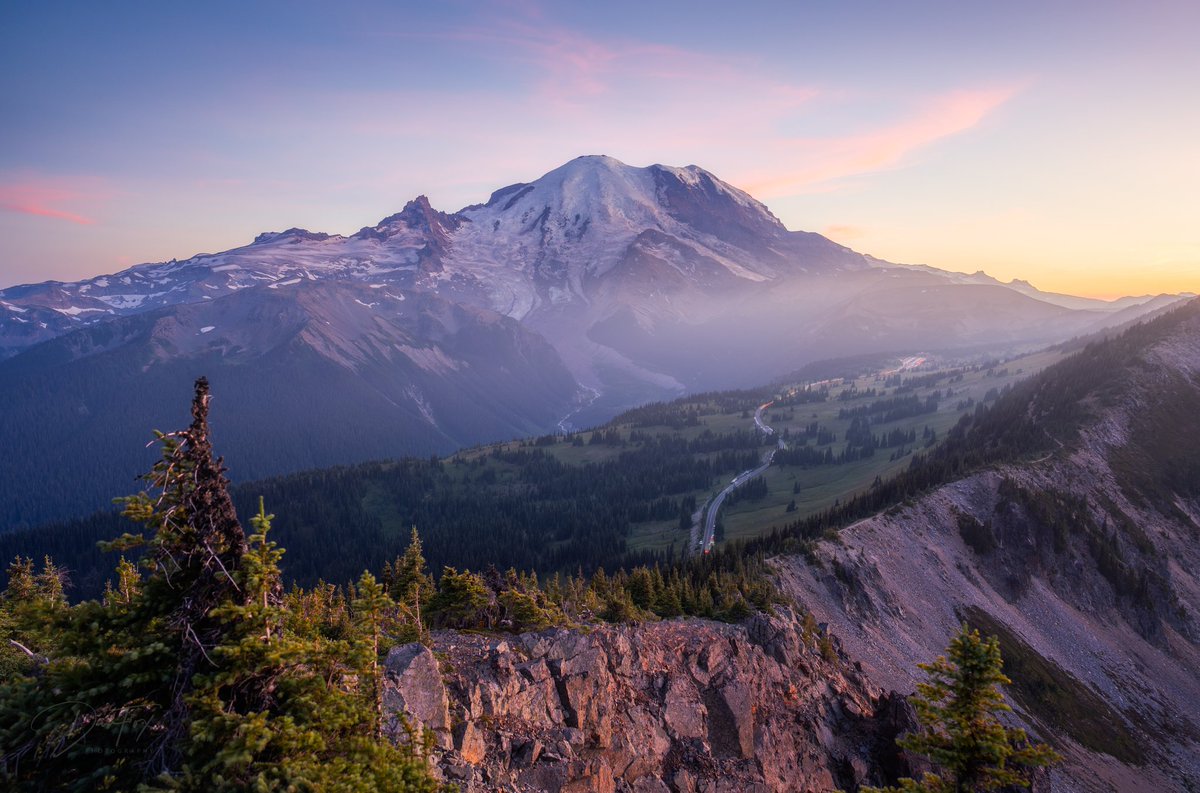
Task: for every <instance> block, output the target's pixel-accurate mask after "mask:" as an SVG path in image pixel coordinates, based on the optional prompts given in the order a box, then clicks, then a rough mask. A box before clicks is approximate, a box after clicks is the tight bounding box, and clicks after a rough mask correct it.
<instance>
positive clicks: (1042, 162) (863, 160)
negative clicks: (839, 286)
mask: <svg viewBox="0 0 1200 793" xmlns="http://www.w3.org/2000/svg"><path fill="white" fill-rule="evenodd" d="M1197 9H1198V6H1196V4H1194V3H1188V2H1147V3H1139V4H1136V6H1135V4H1131V3H1111V2H1091V3H1081V2H1076V3H1065V2H1039V3H1033V2H1012V3H1006V4H985V3H962V2H957V3H949V2H946V3H941V2H913V3H895V2H878V3H868V2H836V3H835V2H831V1H830V2H791V3H741V4H730V3H727V2H726V3H666V2H659V3H645V2H640V3H624V2H616V3H612V2H610V3H605V4H595V3H586V4H585V3H578V4H572V3H555V4H550V3H544V4H542V3H535V2H496V3H459V2H446V3H345V4H340V5H339V6H336V7H335V6H333V5H330V4H324V3H310V2H286V3H283V2H256V3H232V2H211V3H205V4H171V3H148V2H146V3H135V2H113V3H33V2H23V1H20V0H16V1H13V2H8V3H6V4H4V6H3V8H2V9H0V64H2V65H3V68H2V69H0V109H2V112H3V118H4V123H3V124H2V125H0V286H3V285H8V284H13V283H19V282H28V281H40V280H45V279H50V278H56V279H63V280H65V279H75V278H79V277H83V276H87V275H93V274H98V273H101V272H111V271H113V270H116V269H120V268H122V267H124V266H128V265H130V264H134V263H138V262H143V261H154V260H163V259H169V258H172V257H179V258H183V257H186V256H189V255H191V254H193V253H196V252H199V251H204V250H208V251H212V250H219V249H224V248H229V247H233V246H236V245H239V244H243V243H245V242H247V241H249V240H250V239H252V238H253V236H254V235H255V234H257V233H258V232H260V231H264V230H272V229H274V230H278V229H282V228H286V227H290V226H303V227H307V228H311V229H315V230H322V231H329V232H338V233H349V232H353V231H355V230H357V229H358V228H360V227H361V226H363V225H367V224H371V223H374V222H375V221H377V220H378V219H379V218H381V217H383V216H385V215H388V214H390V213H392V212H395V211H397V210H398V209H399V208H400V207H401V206H403V204H404V203H405V202H406V201H407V200H408V199H410V198H412V197H414V196H415V195H417V194H420V193H424V194H427V195H428V196H429V197H430V199H431V200H432V202H433V203H434V205H435V206H437V207H439V208H442V209H445V210H449V211H452V210H455V209H458V208H460V207H462V206H464V205H466V204H470V203H474V202H478V201H482V200H485V199H486V198H487V195H488V193H489V192H490V191H491V190H493V189H496V188H498V187H501V186H503V185H506V184H509V183H512V182H515V181H523V180H529V179H533V178H536V177H537V176H539V175H541V174H542V173H544V172H546V171H548V170H550V169H552V168H554V167H555V166H557V165H559V164H561V163H562V162H564V161H566V160H568V159H570V158H572V157H574V156H577V155H580V154H591V153H604V154H610V155H612V156H614V157H617V158H618V159H621V160H623V161H625V162H627V163H630V164H632V165H647V164H650V163H653V162H662V163H666V164H671V165H686V164H690V163H695V164H698V165H702V166H704V167H705V168H708V169H709V170H711V171H713V172H714V173H716V174H717V175H718V176H720V177H721V178H723V179H725V180H727V181H730V182H732V183H734V184H736V185H738V186H739V187H742V188H744V189H746V190H748V191H750V192H751V193H753V194H754V195H756V196H757V197H759V198H760V199H762V200H763V201H765V202H766V203H767V204H768V205H769V206H770V207H771V209H772V210H773V211H774V212H775V214H776V215H778V216H779V217H780V218H781V220H783V221H784V223H785V224H786V225H787V226H788V227H789V228H793V229H804V230H809V231H818V232H821V233H825V234H827V235H829V236H831V237H833V238H834V239H837V240H838V241H840V242H843V243H845V244H848V245H850V246H852V247H854V248H856V249H858V250H862V251H864V252H867V253H871V254H873V255H875V256H879V257H881V258H886V259H890V260H893V261H905V262H924V263H929V264H933V265H936V266H939V267H944V268H947V269H954V270H963V271H974V270H976V269H985V270H987V271H988V272H990V273H992V274H993V275H996V276H997V277H1002V278H1006V279H1007V278H1013V277H1020V278H1025V279H1028V280H1030V281H1032V282H1033V283H1035V284H1036V285H1038V286H1041V287H1043V288H1050V289H1056V290H1061V291H1070V292H1075V293H1083V294H1095V295H1101V296H1115V295H1118V294H1130V293H1144V292H1158V291H1180V290H1187V289H1190V290H1193V291H1194V290H1196V288H1197V285H1198V284H1200V223H1197V222H1196V220H1195V219H1196V217H1197V216H1200V198H1197V195H1198V191H1197V189H1196V187H1195V186H1196V185H1197V184H1200V143H1198V141H1200V102H1197V101H1196V97H1197V95H1198V94H1200V48H1197V47H1196V46H1195V43H1194V33H1195V31H1196V30H1198V29H1200V11H1198V10H1197Z"/></svg>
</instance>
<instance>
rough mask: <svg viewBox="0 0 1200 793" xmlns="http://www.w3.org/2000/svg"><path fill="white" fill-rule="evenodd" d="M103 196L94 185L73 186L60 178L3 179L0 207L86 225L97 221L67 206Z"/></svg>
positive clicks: (8, 210) (0, 190)
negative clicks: (6, 180) (65, 206)
mask: <svg viewBox="0 0 1200 793" xmlns="http://www.w3.org/2000/svg"><path fill="white" fill-rule="evenodd" d="M99 197H100V195H99V193H98V191H97V189H96V186H95V185H92V184H86V185H73V184H70V183H68V182H66V181H64V180H59V179H36V178H31V179H21V180H18V181H11V182H0V210H4V211H7V212H16V213H20V214H24V215H34V216H37V217H45V218H54V219H56V220H65V221H68V222H70V223H78V224H80V225H83V226H90V225H93V224H94V223H95V222H96V220H95V219H94V218H92V217H89V216H87V215H83V214H80V213H79V212H75V211H72V210H71V209H70V208H64V205H67V207H70V206H72V205H76V204H79V203H81V202H92V201H94V200H95V199H97V198H99Z"/></svg>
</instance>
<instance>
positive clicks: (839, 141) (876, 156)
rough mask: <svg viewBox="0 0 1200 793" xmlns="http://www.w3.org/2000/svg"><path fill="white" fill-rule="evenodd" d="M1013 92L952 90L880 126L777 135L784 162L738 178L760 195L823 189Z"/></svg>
mask: <svg viewBox="0 0 1200 793" xmlns="http://www.w3.org/2000/svg"><path fill="white" fill-rule="evenodd" d="M1016 93H1017V89H1016V88H994V89H982V90H962V91H954V92H951V93H948V94H945V95H942V96H938V97H935V98H934V99H932V100H930V101H927V102H926V103H924V106H923V107H921V108H919V109H918V110H917V111H916V112H915V113H914V114H913V115H911V116H909V117H908V118H906V119H902V120H900V121H897V122H895V123H893V124H889V125H886V126H884V127H881V128H878V129H873V130H868V131H865V132H858V133H852V134H848V135H845V136H840V137H829V138H810V139H795V140H780V141H778V142H777V144H776V147H777V152H778V154H779V155H780V156H779V158H778V159H777V160H776V162H777V163H781V164H782V167H779V168H778V170H776V169H774V168H773V169H772V170H771V171H765V170H758V171H757V172H754V173H749V174H746V175H744V176H743V177H742V180H741V186H742V187H743V188H745V189H746V190H748V191H749V192H751V193H753V194H754V195H757V196H760V197H766V198H769V197H773V196H781V195H795V194H797V193H802V192H811V191H814V190H820V189H827V188H828V185H829V184H830V183H831V182H834V181H836V180H839V179H844V178H846V177H851V176H860V175H863V174H867V173H872V172H876V171H882V170H887V169H890V168H894V167H897V166H899V165H902V164H903V163H904V162H906V161H907V159H908V157H909V155H911V154H912V153H913V152H916V151H918V150H920V149H922V148H925V147H927V146H929V145H930V144H933V143H935V142H937V141H939V140H942V139H944V138H948V137H950V136H952V135H957V134H959V133H962V132H965V131H967V130H969V129H971V128H972V127H975V126H976V125H978V124H979V123H980V122H982V121H983V120H984V119H985V118H986V117H987V116H988V115H990V114H991V113H992V112H993V111H994V110H996V109H997V108H998V107H1000V106H1001V105H1003V104H1004V103H1005V102H1007V101H1008V100H1009V99H1011V98H1012V97H1013V96H1014V95H1015V94H1016Z"/></svg>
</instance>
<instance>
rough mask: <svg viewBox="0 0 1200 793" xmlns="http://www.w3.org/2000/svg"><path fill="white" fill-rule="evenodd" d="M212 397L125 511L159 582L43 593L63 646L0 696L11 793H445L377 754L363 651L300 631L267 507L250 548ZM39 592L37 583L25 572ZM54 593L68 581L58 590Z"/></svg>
mask: <svg viewBox="0 0 1200 793" xmlns="http://www.w3.org/2000/svg"><path fill="white" fill-rule="evenodd" d="M207 413H208V387H207V383H206V382H205V381H203V379H202V380H200V381H197V384H196V398H195V401H194V402H193V406H192V415H193V421H192V425H191V427H190V428H189V429H187V430H184V431H182V432H179V433H173V434H171V435H163V434H160V435H159V437H160V439H161V440H162V443H163V456H162V459H161V460H160V461H159V463H158V464H157V465H156V466H155V468H154V470H153V471H152V472H151V474H150V475H148V477H147V479H148V481H149V482H150V484H151V485H152V488H153V490H154V491H155V493H156V495H155V496H153V497H151V496H149V495H147V494H146V493H142V494H140V495H138V496H136V497H133V498H130V499H127V500H126V509H125V514H126V515H127V516H128V517H130V518H132V519H134V520H136V521H138V522H140V523H141V524H143V525H144V526H145V527H146V528H148V529H151V530H153V536H151V537H149V538H143V537H138V536H134V535H126V536H125V537H123V538H122V539H121V540H119V541H118V542H117V543H114V545H115V546H116V547H120V548H133V547H137V546H142V547H144V548H145V553H144V555H143V560H142V565H143V567H144V568H145V569H146V571H147V575H146V577H145V579H144V580H142V579H140V578H139V577H138V576H137V575H136V571H135V570H132V569H131V565H130V564H129V563H128V562H127V561H124V560H123V562H122V565H121V566H120V567H119V568H118V585H117V587H116V588H115V589H114V588H110V590H109V597H107V598H105V602H103V603H101V602H97V601H85V602H84V603H81V604H79V605H78V606H75V607H74V608H67V607H66V606H65V605H63V604H62V603H61V583H62V576H61V575H60V574H59V571H58V570H57V568H55V567H54V566H53V565H52V564H51V563H47V565H46V567H45V569H44V570H43V574H42V575H41V576H38V577H37V579H35V582H34V590H35V593H36V592H42V593H44V595H45V597H43V598H42V601H43V602H44V603H45V604H46V607H45V608H43V609H42V614H43V615H44V616H45V622H46V624H47V625H48V626H49V627H48V628H47V630H49V631H52V632H53V633H54V634H55V635H57V636H59V637H60V639H59V641H58V642H57V644H56V646H55V647H54V648H53V651H52V652H51V654H50V658H49V659H48V661H47V662H46V663H45V664H43V665H42V667H41V668H40V669H39V670H37V671H38V674H36V675H30V676H24V677H18V678H15V679H10V680H8V681H7V682H6V683H5V684H4V685H3V686H0V756H2V758H3V766H0V782H3V783H4V785H5V787H6V789H12V790H68V791H93V790H120V791H126V790H154V789H170V790H185V791H241V790H248V789H253V790H262V791H272V790H279V791H284V790H289V791H291V790H295V791H318V790H320V791H325V790H328V791H347V792H349V791H367V790H371V791H375V790H383V791H434V790H436V789H437V786H436V784H435V783H434V782H433V781H432V780H431V778H430V776H429V773H428V770H427V768H426V767H425V763H424V761H423V759H422V758H420V757H418V756H415V755H414V754H413V751H412V750H411V749H402V748H397V747H394V746H392V745H391V744H388V743H386V742H382V741H379V740H377V738H376V734H377V730H376V729H375V725H376V724H377V718H376V716H375V708H374V703H373V702H371V701H369V700H368V699H367V698H366V697H364V696H362V695H361V694H360V693H359V692H358V691H354V690H348V689H346V688H345V687H344V681H346V680H349V679H354V678H356V677H357V678H358V679H362V677H363V676H364V675H365V674H366V673H368V671H369V670H368V668H367V665H366V664H365V663H361V662H360V655H356V654H355V652H354V646H355V645H354V643H353V642H347V641H335V640H328V639H325V638H324V637H321V636H319V635H318V636H316V637H313V636H308V635H304V634H300V633H296V632H291V631H288V630H287V629H286V626H287V624H288V622H289V620H288V619H287V614H286V612H285V611H284V610H283V608H282V605H281V601H282V598H281V592H280V583H279V582H280V572H279V567H278V561H279V558H280V556H281V555H282V553H283V552H282V550H280V549H278V548H277V547H276V545H275V543H273V542H270V541H269V540H267V532H268V530H269V528H270V520H271V516H269V515H267V514H266V513H265V511H264V510H263V509H262V506H261V503H260V509H259V514H258V515H257V516H256V518H255V519H254V520H253V521H252V525H253V526H254V528H255V530H256V532H255V534H254V535H253V536H252V537H251V538H250V541H249V542H247V540H246V538H245V535H244V533H243V531H242V528H241V525H240V523H238V520H237V517H236V515H235V514H234V511H233V507H232V504H231V502H230V500H229V496H228V493H227V490H226V481H225V479H224V477H223V476H222V469H221V465H220V461H219V460H217V459H214V458H213V457H212V451H211V446H210V443H209V439H208V426H207ZM17 567H18V568H19V569H18V571H17V572H18V575H17V576H16V579H17V587H18V589H20V590H22V591H23V590H24V589H25V588H26V584H27V578H28V576H26V575H25V573H27V572H29V573H31V566H30V565H28V564H24V563H20V564H18V565H17ZM55 581H57V582H58V584H57V585H56V583H55Z"/></svg>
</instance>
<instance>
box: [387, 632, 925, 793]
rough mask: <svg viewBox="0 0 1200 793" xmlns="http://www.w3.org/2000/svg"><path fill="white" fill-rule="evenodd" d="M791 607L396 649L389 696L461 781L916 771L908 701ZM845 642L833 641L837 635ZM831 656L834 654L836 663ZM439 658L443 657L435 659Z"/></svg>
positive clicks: (591, 782)
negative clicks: (745, 616)
mask: <svg viewBox="0 0 1200 793" xmlns="http://www.w3.org/2000/svg"><path fill="white" fill-rule="evenodd" d="M818 638H819V637H817V636H816V635H814V634H813V633H811V632H807V633H806V631H805V630H804V628H803V627H802V626H801V625H800V624H799V623H798V622H797V620H796V619H795V618H794V616H793V615H792V614H791V613H790V612H786V611H785V612H783V613H782V614H779V615H775V616H769V617H768V616H765V615H756V616H755V617H753V618H751V619H750V620H748V621H747V622H746V623H745V624H743V625H739V626H733V625H724V624H720V623H713V622H707V621H703V620H673V621H669V622H660V623H654V624H642V625H634V626H603V627H596V628H594V629H578V630H565V629H552V630H549V631H544V632H541V633H532V634H523V635H520V636H510V637H504V638H497V637H486V636H481V635H474V634H460V633H453V632H444V633H439V634H435V636H434V643H433V648H432V651H431V650H429V649H427V648H425V647H422V646H421V645H405V646H402V647H398V648H395V649H393V650H392V652H391V654H390V655H389V656H388V660H387V672H388V686H387V698H386V700H385V702H386V704H387V707H389V708H390V709H391V710H392V712H394V713H398V712H399V711H404V712H406V713H407V714H408V718H409V719H410V721H411V722H412V723H414V724H418V723H419V724H421V725H423V726H424V727H426V728H428V729H430V730H432V731H433V733H434V736H435V742H436V744H437V746H438V747H440V748H437V749H435V750H434V761H435V763H436V765H437V766H438V768H439V769H440V770H441V772H442V773H443V774H444V775H445V776H446V778H447V779H448V780H449V781H453V782H456V783H457V784H458V785H459V786H460V787H461V788H462V789H463V790H464V791H468V792H470V791H538V790H555V791H557V790H562V791H576V792H579V793H582V792H583V791H607V792H615V791H642V792H645V793H650V792H651V791H662V792H663V793H666V792H667V791H687V792H688V793H699V792H700V791H710V792H711V793H717V792H718V791H738V792H739V793H749V792H750V791H763V792H764V793H765V792H766V791H807V790H812V791H828V790H833V789H836V788H847V789H852V788H853V787H854V786H855V785H857V784H860V783H867V782H870V783H880V782H884V781H888V780H891V779H894V778H895V776H896V774H897V773H902V772H905V771H907V765H906V764H905V759H904V758H903V757H902V756H901V755H900V754H899V753H898V752H897V750H896V746H895V738H896V736H897V734H898V733H899V732H901V731H902V730H904V729H906V728H908V727H909V726H911V723H912V722H911V713H910V711H909V710H908V708H907V706H906V705H905V704H904V702H903V700H902V699H901V698H899V697H896V696H894V695H890V694H884V693H883V692H882V691H881V690H880V689H878V688H877V687H875V686H873V685H871V684H870V683H869V682H868V681H867V680H866V679H865V677H864V676H863V675H862V673H861V670H860V669H859V668H857V667H856V665H852V664H850V663H849V662H848V661H847V660H846V659H845V658H844V657H836V658H835V657H833V656H834V655H837V652H836V650H835V651H834V652H833V653H830V652H829V644H828V643H827V645H826V650H825V654H822V651H821V649H820V648H819V646H818V641H817V640H818ZM833 646H836V641H834V643H833ZM826 655H828V656H830V657H829V658H827V657H826ZM435 663H436V667H435V666H434V665H435Z"/></svg>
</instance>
